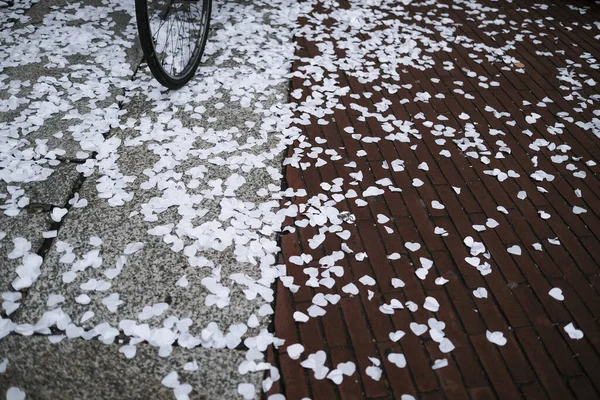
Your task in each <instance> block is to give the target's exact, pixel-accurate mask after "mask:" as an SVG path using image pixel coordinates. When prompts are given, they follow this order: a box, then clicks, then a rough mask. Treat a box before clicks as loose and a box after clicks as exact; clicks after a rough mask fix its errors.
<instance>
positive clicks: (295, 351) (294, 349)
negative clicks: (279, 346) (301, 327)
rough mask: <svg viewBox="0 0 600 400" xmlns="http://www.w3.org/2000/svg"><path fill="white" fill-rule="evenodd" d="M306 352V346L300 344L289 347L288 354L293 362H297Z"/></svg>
mask: <svg viewBox="0 0 600 400" xmlns="http://www.w3.org/2000/svg"><path fill="white" fill-rule="evenodd" d="M303 352H304V346H302V345H301V344H299V343H296V344H292V345H290V346H288V347H287V353H288V355H289V356H290V358H291V359H292V360H297V359H298V358H300V354H302V353H303Z"/></svg>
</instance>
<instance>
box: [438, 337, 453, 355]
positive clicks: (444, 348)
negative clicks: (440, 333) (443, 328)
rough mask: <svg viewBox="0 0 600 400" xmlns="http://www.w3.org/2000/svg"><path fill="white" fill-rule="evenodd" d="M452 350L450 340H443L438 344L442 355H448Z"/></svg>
mask: <svg viewBox="0 0 600 400" xmlns="http://www.w3.org/2000/svg"><path fill="white" fill-rule="evenodd" d="M452 350H454V344H452V342H451V341H450V339H448V338H443V339H442V341H441V342H440V351H441V352H442V353H450V352H451V351H452Z"/></svg>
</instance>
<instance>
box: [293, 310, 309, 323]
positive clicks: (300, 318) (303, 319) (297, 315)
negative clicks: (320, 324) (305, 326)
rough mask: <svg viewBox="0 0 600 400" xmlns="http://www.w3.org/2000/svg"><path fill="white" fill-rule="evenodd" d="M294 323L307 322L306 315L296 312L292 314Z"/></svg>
mask: <svg viewBox="0 0 600 400" xmlns="http://www.w3.org/2000/svg"><path fill="white" fill-rule="evenodd" d="M294 321H296V322H307V321H308V315H306V314H304V313H303V312H300V311H296V312H295V313H294Z"/></svg>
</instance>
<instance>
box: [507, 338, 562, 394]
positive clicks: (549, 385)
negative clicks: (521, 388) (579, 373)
mask: <svg viewBox="0 0 600 400" xmlns="http://www.w3.org/2000/svg"><path fill="white" fill-rule="evenodd" d="M515 334H516V336H517V338H518V339H519V342H520V343H521V345H522V346H523V350H524V351H525V354H527V358H528V359H529V361H530V362H531V366H532V367H533V369H534V370H535V372H536V374H537V376H538V377H539V379H540V383H541V384H542V386H544V388H545V389H546V392H547V393H548V396H549V397H550V398H551V399H557V400H558V399H572V398H573V395H572V394H571V391H570V390H569V389H568V388H567V387H566V385H565V384H564V383H563V380H562V379H561V376H560V374H559V373H558V372H557V371H556V369H555V368H554V365H553V363H552V362H551V361H550V358H549V357H548V354H547V353H546V351H545V350H544V348H543V346H542V345H541V343H540V342H539V340H538V339H537V335H536V333H535V331H534V330H533V329H531V328H520V329H517V330H516V331H515Z"/></svg>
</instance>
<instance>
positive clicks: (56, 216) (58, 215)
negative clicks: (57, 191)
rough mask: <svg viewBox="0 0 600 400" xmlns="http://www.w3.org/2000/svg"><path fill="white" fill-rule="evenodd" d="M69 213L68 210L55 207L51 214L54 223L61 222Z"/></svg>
mask: <svg viewBox="0 0 600 400" xmlns="http://www.w3.org/2000/svg"><path fill="white" fill-rule="evenodd" d="M67 212H68V210H67V209H66V208H60V207H54V208H53V209H52V213H51V214H50V218H52V221H54V222H60V221H61V220H62V218H63V217H64V216H65V215H66V214H67Z"/></svg>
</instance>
